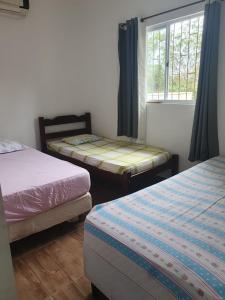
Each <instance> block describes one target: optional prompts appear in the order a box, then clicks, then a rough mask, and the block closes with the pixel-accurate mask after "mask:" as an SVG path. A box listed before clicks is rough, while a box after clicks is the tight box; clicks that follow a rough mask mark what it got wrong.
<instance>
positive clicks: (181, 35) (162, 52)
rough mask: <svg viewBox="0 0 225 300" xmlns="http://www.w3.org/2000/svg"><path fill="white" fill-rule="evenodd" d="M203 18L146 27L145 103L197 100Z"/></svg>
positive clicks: (200, 15)
mask: <svg viewBox="0 0 225 300" xmlns="http://www.w3.org/2000/svg"><path fill="white" fill-rule="evenodd" d="M203 19H204V16H203V14H202V13H201V14H197V15H194V16H193V15H192V16H189V17H185V18H182V19H179V20H177V21H170V22H167V23H165V24H163V25H159V26H151V27H147V32H146V67H147V68H146V76H147V78H146V81H147V82H146V85H147V87H146V88H147V101H162V100H175V101H187V100H196V94H197V87H198V77H199V65H200V55H201V43H202V31H203Z"/></svg>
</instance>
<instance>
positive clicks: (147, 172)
mask: <svg viewBox="0 0 225 300" xmlns="http://www.w3.org/2000/svg"><path fill="white" fill-rule="evenodd" d="M66 124H70V125H71V124H72V125H75V126H76V125H77V124H79V125H80V124H81V126H80V127H79V129H73V130H67V131H55V130H54V128H55V126H63V125H66ZM39 126H40V133H41V146H42V151H43V152H45V153H47V154H49V155H52V156H55V157H57V158H60V159H63V160H67V161H69V162H71V163H73V164H75V165H77V166H81V167H83V168H85V169H86V170H88V171H89V172H90V174H91V176H92V178H95V177H98V178H101V179H103V180H106V181H110V182H114V183H117V184H119V185H120V186H121V187H122V192H123V194H129V192H130V190H131V187H132V186H135V185H137V184H138V183H140V182H143V181H145V182H147V184H150V182H151V180H152V178H153V177H154V176H155V175H158V174H159V173H160V172H162V171H167V170H169V171H171V175H175V174H177V173H178V155H175V154H174V155H172V154H170V153H169V152H168V151H166V150H164V149H159V148H155V147H151V146H146V145H142V144H136V143H131V142H123V141H115V140H111V139H107V138H101V139H100V140H97V141H94V142H89V143H86V144H81V145H76V146H74V145H69V144H67V143H65V142H64V141H63V138H64V137H66V136H76V135H80V134H91V133H92V129H91V115H90V113H86V114H84V115H81V116H75V115H71V116H59V117H56V118H53V119H46V118H43V117H40V118H39ZM52 128H53V129H52ZM49 129H50V131H49ZM51 129H52V130H51Z"/></svg>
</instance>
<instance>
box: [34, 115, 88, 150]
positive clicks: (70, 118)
mask: <svg viewBox="0 0 225 300" xmlns="http://www.w3.org/2000/svg"><path fill="white" fill-rule="evenodd" d="M73 123H74V124H75V123H84V127H83V128H79V129H72V130H66V131H56V132H49V133H47V132H46V127H50V126H57V125H65V124H73ZM39 129H40V139H41V151H43V152H47V141H48V140H50V139H56V138H62V137H66V136H73V135H78V134H85V133H88V134H91V114H90V113H86V114H84V115H81V116H76V115H67V116H58V117H55V118H53V119H46V118H44V117H39Z"/></svg>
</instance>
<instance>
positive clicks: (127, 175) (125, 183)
mask: <svg viewBox="0 0 225 300" xmlns="http://www.w3.org/2000/svg"><path fill="white" fill-rule="evenodd" d="M130 178H131V174H130V173H125V174H124V175H123V181H122V189H123V196H126V195H128V194H129V191H130Z"/></svg>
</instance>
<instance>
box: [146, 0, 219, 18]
mask: <svg viewBox="0 0 225 300" xmlns="http://www.w3.org/2000/svg"><path fill="white" fill-rule="evenodd" d="M222 1H223V0H222ZM202 2H205V0H200V1H196V2H192V3H189V4H186V5H183V6H179V7H176V8H172V9H169V10H167V11H164V12H161V13H158V14H155V15H152V16H149V17H145V18H142V19H141V22H144V21H145V20H148V19H151V18H153V17H157V16H161V15H164V14H167V13H170V12H172V11H176V10H179V9H182V8H186V7H189V6H192V5H196V4H199V3H202Z"/></svg>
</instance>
